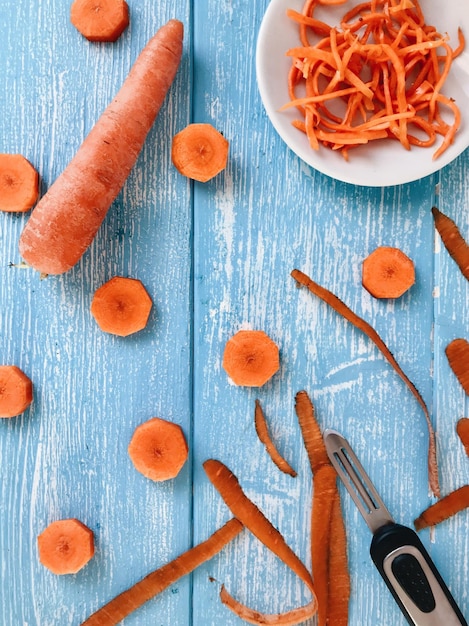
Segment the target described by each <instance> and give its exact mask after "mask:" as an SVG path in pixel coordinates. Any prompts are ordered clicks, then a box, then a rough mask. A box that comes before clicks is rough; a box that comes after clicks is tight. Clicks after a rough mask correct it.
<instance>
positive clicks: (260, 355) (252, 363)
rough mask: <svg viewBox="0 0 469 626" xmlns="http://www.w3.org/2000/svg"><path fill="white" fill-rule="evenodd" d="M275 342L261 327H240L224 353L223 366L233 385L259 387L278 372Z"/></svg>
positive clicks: (277, 355) (278, 364)
mask: <svg viewBox="0 0 469 626" xmlns="http://www.w3.org/2000/svg"><path fill="white" fill-rule="evenodd" d="M279 366H280V363H279V352H278V346H277V344H276V343H275V342H274V341H272V339H270V337H269V336H268V335H267V334H266V333H265V332H264V331H262V330H240V331H238V332H237V333H236V334H235V335H233V337H231V338H230V339H229V340H228V342H227V344H226V346H225V351H224V353H223V368H224V369H225V371H226V373H227V374H228V376H229V377H230V378H231V380H232V381H233V382H234V384H235V385H242V386H245V387H261V386H262V385H264V384H265V383H266V382H267V381H268V380H270V378H272V376H273V375H274V374H275V373H276V372H277V371H278V369H279Z"/></svg>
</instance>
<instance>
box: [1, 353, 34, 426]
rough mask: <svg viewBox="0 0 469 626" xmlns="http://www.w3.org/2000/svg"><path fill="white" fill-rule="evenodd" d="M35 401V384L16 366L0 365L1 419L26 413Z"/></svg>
mask: <svg viewBox="0 0 469 626" xmlns="http://www.w3.org/2000/svg"><path fill="white" fill-rule="evenodd" d="M32 401H33V384H32V382H31V380H30V379H29V378H28V376H26V374H25V373H24V372H22V371H21V370H20V369H19V367H16V365H0V417H15V416H16V415H21V413H24V411H26V409H27V408H28V406H29V405H30V404H31V402H32Z"/></svg>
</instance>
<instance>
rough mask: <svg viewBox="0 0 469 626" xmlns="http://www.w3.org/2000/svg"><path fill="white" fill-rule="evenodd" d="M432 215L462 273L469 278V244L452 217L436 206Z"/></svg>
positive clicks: (442, 238)
mask: <svg viewBox="0 0 469 626" xmlns="http://www.w3.org/2000/svg"><path fill="white" fill-rule="evenodd" d="M432 215H433V220H434V223H435V228H436V230H437V231H438V233H439V235H440V237H441V240H442V241H443V244H444V245H445V247H446V249H447V251H448V253H449V255H450V256H451V258H452V259H453V260H454V261H455V263H456V264H457V266H458V267H459V269H460V270H461V273H462V275H463V276H464V277H465V278H467V280H469V245H468V244H467V242H466V241H465V239H464V237H463V236H462V235H461V232H460V231H459V228H458V227H457V225H456V224H455V222H454V221H453V220H452V219H451V218H450V217H448V216H447V215H445V214H444V213H442V212H441V211H440V210H439V209H437V208H436V207H433V208H432Z"/></svg>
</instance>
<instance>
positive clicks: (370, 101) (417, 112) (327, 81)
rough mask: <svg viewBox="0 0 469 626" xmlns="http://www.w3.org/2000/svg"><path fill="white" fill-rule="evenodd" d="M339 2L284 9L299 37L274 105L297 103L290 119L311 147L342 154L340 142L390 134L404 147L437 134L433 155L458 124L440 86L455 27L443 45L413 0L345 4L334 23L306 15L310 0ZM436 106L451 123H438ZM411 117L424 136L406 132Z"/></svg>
mask: <svg viewBox="0 0 469 626" xmlns="http://www.w3.org/2000/svg"><path fill="white" fill-rule="evenodd" d="M342 3H343V0H306V1H305V3H304V7H303V11H302V12H301V13H298V12H296V11H291V10H290V11H288V12H287V15H288V17H290V18H291V19H293V20H294V21H295V22H296V23H297V24H298V32H299V40H300V42H301V44H302V45H301V46H298V47H294V48H290V49H289V50H288V51H287V53H286V54H287V55H288V56H290V57H291V58H292V68H291V71H290V74H289V76H288V91H289V95H290V102H288V103H286V104H285V105H284V107H282V108H281V110H283V109H285V108H289V107H292V106H294V107H297V109H298V112H299V114H300V117H301V119H300V120H295V121H294V122H293V125H294V126H295V127H296V128H299V129H301V130H302V131H303V132H304V133H306V135H307V138H308V140H309V143H310V145H311V147H312V148H314V149H318V148H319V144H320V143H321V144H322V145H324V146H326V147H328V148H331V149H333V150H341V151H342V154H343V156H344V158H346V159H347V158H348V154H349V151H348V148H350V147H357V146H359V145H360V144H365V143H368V142H370V141H373V140H377V139H383V138H390V139H394V140H398V141H400V142H401V144H402V145H403V147H404V148H406V149H410V147H411V145H419V146H422V147H426V146H430V145H433V143H434V142H435V138H436V134H439V135H442V136H443V141H442V143H441V145H440V146H439V148H438V149H437V150H436V151H435V152H434V154H433V158H434V159H435V158H438V157H439V156H440V155H441V154H442V153H443V152H444V151H445V150H446V149H447V148H448V146H449V145H451V143H452V142H453V140H454V136H455V133H456V132H457V130H458V128H459V126H460V111H459V108H458V107H457V106H456V105H455V103H454V101H453V100H452V99H451V98H446V97H444V96H443V95H442V93H441V90H442V88H443V86H444V84H445V81H446V79H447V76H448V74H449V71H450V69H451V64H452V62H453V59H454V58H455V57H456V56H457V55H458V54H460V53H461V51H462V50H463V48H464V44H465V42H464V36H463V34H462V32H461V31H459V32H458V45H457V47H456V48H454V49H451V47H450V46H449V45H448V43H447V37H446V36H444V35H441V34H439V33H438V32H437V31H436V29H435V28H434V27H433V26H429V25H427V24H425V20H424V19H423V15H422V11H421V8H420V5H419V3H418V0H415V1H413V2H410V1H407V0H406V2H401V3H400V4H392V5H391V6H390V7H389V8H388V7H387V5H385V3H384V2H382V1H381V0H380V1H378V2H376V1H375V0H373V1H370V2H361V3H359V4H357V5H356V6H355V7H354V8H353V9H351V10H349V11H347V12H346V14H345V15H344V16H343V18H342V19H341V20H340V27H339V26H337V27H336V26H332V25H329V24H326V23H325V22H323V21H320V20H317V19H316V18H315V17H314V11H315V9H316V7H317V5H318V4H342ZM312 36H314V37H315V39H316V41H315V42H314V43H313V42H312V41H311V37H312ZM438 49H441V53H437V50H438ZM423 84H424V85H425V89H422V85H423ZM298 92H300V93H298ZM330 102H332V103H333V106H331V107H329V103H330ZM334 102H335V103H336V104H335V106H334ZM441 107H445V108H448V109H449V110H450V112H451V114H452V115H453V118H454V119H453V122H452V124H447V123H442V120H441V116H440V108H441ZM411 125H415V126H417V127H418V128H420V129H421V130H423V131H424V133H427V132H428V133H429V138H428V140H427V139H426V138H419V137H416V136H415V135H412V134H411V133H410V132H409V127H410V126H411ZM364 126H365V127H367V128H366V130H365V128H364Z"/></svg>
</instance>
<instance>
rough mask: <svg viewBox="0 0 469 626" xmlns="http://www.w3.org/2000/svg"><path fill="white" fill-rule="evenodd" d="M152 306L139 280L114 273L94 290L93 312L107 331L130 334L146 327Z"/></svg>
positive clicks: (101, 327)
mask: <svg viewBox="0 0 469 626" xmlns="http://www.w3.org/2000/svg"><path fill="white" fill-rule="evenodd" d="M151 307H152V301H151V298H150V296H149V295H148V293H147V290H146V289H145V287H144V286H143V284H142V282H141V281H140V280H137V279H136V278H124V277H123V276H114V277H113V278H111V279H110V280H108V281H107V282H106V283H104V285H101V287H99V289H97V290H96V291H95V293H94V296H93V300H92V301H91V314H92V315H93V317H94V318H95V320H96V322H97V324H98V326H99V327H100V329H101V330H103V331H104V332H106V333H111V334H113V335H119V336H121V337H127V336H128V335H131V334H133V333H137V332H139V331H140V330H143V329H144V328H145V326H146V325H147V322H148V317H149V315H150V311H151Z"/></svg>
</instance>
